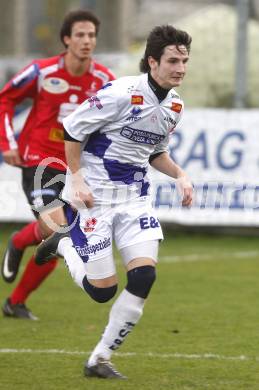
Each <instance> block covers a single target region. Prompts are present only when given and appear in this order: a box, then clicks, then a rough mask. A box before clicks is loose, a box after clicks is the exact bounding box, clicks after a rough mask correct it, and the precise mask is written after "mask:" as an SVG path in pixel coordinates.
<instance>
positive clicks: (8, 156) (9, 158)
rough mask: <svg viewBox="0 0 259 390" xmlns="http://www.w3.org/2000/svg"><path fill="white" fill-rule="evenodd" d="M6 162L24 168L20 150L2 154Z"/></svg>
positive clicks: (7, 151)
mask: <svg viewBox="0 0 259 390" xmlns="http://www.w3.org/2000/svg"><path fill="white" fill-rule="evenodd" d="M2 155H3V159H4V161H5V162H6V163H7V164H9V165H12V166H14V167H15V166H18V167H20V166H22V160H21V157H20V154H19V151H18V149H12V150H6V151H5V152H3V153H2Z"/></svg>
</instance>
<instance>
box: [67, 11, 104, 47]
mask: <svg viewBox="0 0 259 390" xmlns="http://www.w3.org/2000/svg"><path fill="white" fill-rule="evenodd" d="M76 22H92V23H93V24H94V25H95V32H96V35H98V32H99V28H100V23H101V22H100V20H99V19H98V18H97V16H96V15H94V14H93V13H92V12H91V11H88V10H81V9H80V10H77V11H71V12H69V13H68V14H67V15H66V16H65V19H64V21H63V24H62V26H61V29H60V39H61V42H62V43H63V45H64V46H66V44H65V43H64V37H65V36H68V37H70V36H71V32H72V27H73V24H74V23H76Z"/></svg>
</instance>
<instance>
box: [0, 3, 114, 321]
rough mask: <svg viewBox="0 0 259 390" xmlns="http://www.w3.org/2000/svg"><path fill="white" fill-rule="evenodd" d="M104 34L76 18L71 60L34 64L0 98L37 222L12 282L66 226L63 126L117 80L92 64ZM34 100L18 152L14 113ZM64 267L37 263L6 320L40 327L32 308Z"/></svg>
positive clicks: (11, 158)
mask: <svg viewBox="0 0 259 390" xmlns="http://www.w3.org/2000/svg"><path fill="white" fill-rule="evenodd" d="M99 26H100V21H99V20H98V18H97V17H96V16H95V15H94V14H93V13H92V12H90V11H87V10H78V11H73V12H70V13H69V14H67V15H66V17H65V19H64V21H63V24H62V27H61V30H60V38H61V41H62V43H63V44H64V46H65V48H66V50H65V52H64V53H62V54H60V55H57V56H55V57H51V58H47V59H37V60H34V61H33V62H32V63H31V64H30V65H28V66H27V67H26V68H25V69H23V70H22V71H21V72H19V73H18V74H17V75H16V76H14V77H13V79H12V80H11V81H10V82H8V83H7V84H6V85H5V87H4V88H3V89H2V91H0V150H1V152H2V155H3V159H4V161H5V162H6V163H7V164H10V165H13V166H19V167H21V169H22V185H23V190H24V192H25V195H26V197H27V199H28V202H29V204H30V205H31V206H32V211H33V213H34V215H35V217H36V218H37V220H36V221H33V222H31V223H29V224H28V225H26V226H24V227H23V228H22V229H21V230H20V231H18V232H15V233H14V234H13V235H12V237H11V238H10V240H9V243H8V246H7V249H6V251H5V254H4V256H3V261H2V277H3V279H4V280H5V281H6V282H9V283H11V282H13V281H14V280H15V278H16V275H17V273H18V270H19V265H20V261H21V259H22V255H23V252H24V250H25V248H27V247H28V246H31V245H36V244H38V243H39V242H40V241H41V240H42V239H44V238H46V237H48V236H49V235H50V234H51V233H52V232H53V230H54V228H53V226H55V224H56V225H58V226H59V225H62V224H65V223H66V218H65V216H64V212H63V207H62V204H60V205H57V204H56V203H55V202H54V201H55V200H56V199H58V198H59V195H60V192H61V191H62V189H63V186H64V181H63V180H62V174H63V173H64V172H65V170H66V164H65V154H64V135H63V126H62V120H63V119H64V117H66V116H67V115H68V114H70V113H71V112H72V111H74V110H75V108H76V107H77V106H78V105H79V104H81V103H82V102H83V101H84V100H85V99H87V98H90V97H91V96H92V95H95V93H96V91H97V90H98V89H100V88H101V87H102V86H103V85H105V84H106V83H107V82H108V81H109V80H113V79H114V75H113V74H112V72H111V71H110V70H108V69H107V68H106V67H104V66H103V65H101V64H98V63H96V62H95V61H94V60H93V59H92V53H93V50H94V49H95V46H96V37H97V34H98V31H99ZM26 98H31V99H32V108H31V111H30V114H29V116H28V118H27V120H26V123H25V125H24V127H23V130H22V132H21V134H20V136H19V139H18V144H17V142H16V140H15V137H14V132H13V128H12V119H13V115H14V108H15V106H16V105H18V104H19V103H21V102H22V101H23V100H24V99H26ZM46 159H48V160H49V161H46ZM38 166H44V169H43V175H42V178H41V187H40V188H35V183H34V175H35V172H36V169H37V167H38ZM57 175H59V176H58V177H57ZM51 180H52V184H49V182H50V181H51ZM46 221H52V222H53V224H54V225H53V224H49V223H46ZM56 265H57V260H56V258H53V260H52V261H50V262H49V263H48V264H46V266H43V267H41V266H37V265H36V264H35V262H34V256H32V257H31V259H30V260H29V262H28V264H27V266H26V269H25V271H24V273H23V275H22V277H21V280H20V281H19V283H18V285H17V286H16V287H15V289H14V290H13V292H12V293H11V295H10V297H9V298H7V299H6V301H5V303H4V305H3V307H2V310H3V314H4V315H5V316H9V317H15V318H27V319H32V320H34V319H37V317H35V316H34V315H33V314H32V313H31V311H30V310H29V309H28V308H27V307H26V305H25V301H26V299H27V298H28V296H29V295H30V293H31V292H32V291H33V290H35V289H37V287H38V286H39V285H40V284H41V283H42V281H43V280H44V279H45V278H46V277H47V276H48V275H49V274H50V273H51V272H52V271H53V270H54V268H55V267H56Z"/></svg>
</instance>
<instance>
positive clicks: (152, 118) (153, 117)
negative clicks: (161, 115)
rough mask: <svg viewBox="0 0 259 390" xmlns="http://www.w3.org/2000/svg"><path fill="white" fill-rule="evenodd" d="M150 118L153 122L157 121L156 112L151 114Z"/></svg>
mask: <svg viewBox="0 0 259 390" xmlns="http://www.w3.org/2000/svg"><path fill="white" fill-rule="evenodd" d="M150 120H151V122H152V123H155V122H156V121H157V115H156V114H153V115H151V117H150Z"/></svg>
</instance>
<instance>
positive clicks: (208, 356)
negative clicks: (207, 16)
mask: <svg viewBox="0 0 259 390" xmlns="http://www.w3.org/2000/svg"><path fill="white" fill-rule="evenodd" d="M1 353H2V354H8V353H9V354H11V353H17V354H47V355H51V354H59V355H90V353H91V352H89V351H88V352H87V351H66V350H64V349H12V348H1V349H0V354H1ZM114 355H115V356H119V357H132V356H133V357H134V356H142V357H151V358H156V359H187V360H236V361H258V362H259V357H257V356H255V357H252V356H250V357H249V356H245V355H240V356H224V355H218V354H214V353H204V354H185V353H154V352H146V353H137V352H124V353H123V352H115V353H114Z"/></svg>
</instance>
